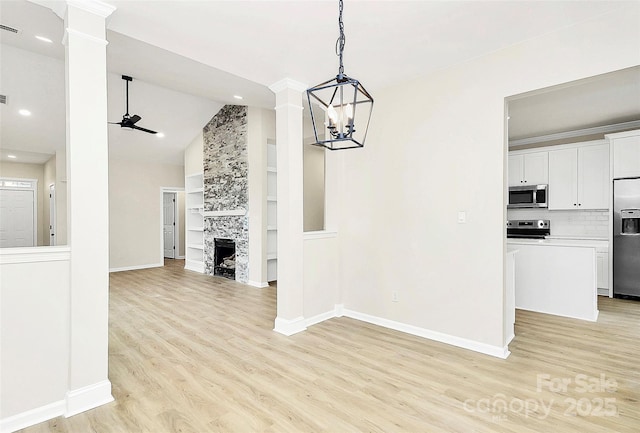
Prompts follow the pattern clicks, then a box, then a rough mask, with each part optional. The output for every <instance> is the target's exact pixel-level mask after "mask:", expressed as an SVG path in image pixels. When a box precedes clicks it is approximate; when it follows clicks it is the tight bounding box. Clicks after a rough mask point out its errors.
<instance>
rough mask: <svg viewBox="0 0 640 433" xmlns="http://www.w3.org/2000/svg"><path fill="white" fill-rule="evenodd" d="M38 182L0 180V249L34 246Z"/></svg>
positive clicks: (36, 234) (35, 241) (35, 242)
mask: <svg viewBox="0 0 640 433" xmlns="http://www.w3.org/2000/svg"><path fill="white" fill-rule="evenodd" d="M37 191H38V181H37V180H35V179H8V178H4V179H0V248H13V247H35V246H36V245H37V238H38V229H37V227H38V226H37V224H38V221H37V201H36V193H37Z"/></svg>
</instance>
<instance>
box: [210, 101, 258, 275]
mask: <svg viewBox="0 0 640 433" xmlns="http://www.w3.org/2000/svg"><path fill="white" fill-rule="evenodd" d="M203 139H204V155H203V156H204V160H203V162H204V175H203V177H204V217H205V218H204V267H205V273H206V274H208V275H218V276H224V277H227V278H235V279H236V280H237V281H240V282H247V281H248V278H249V217H248V195H249V188H248V149H247V107H245V106H240V105H225V106H224V107H223V108H222V109H221V110H220V111H219V112H218V113H217V114H216V115H215V116H214V117H213V118H212V119H211V120H210V121H209V123H208V124H207V125H206V126H205V127H204V129H203ZM216 242H217V243H216ZM225 242H226V244H225V245H226V247H228V248H231V247H230V246H229V245H230V243H233V252H232V253H230V254H228V251H227V252H225V253H224V254H227V255H226V256H225V257H220V254H216V252H218V251H219V250H220V249H222V248H225V247H224V246H222V244H224V243H225ZM224 254H222V255H224ZM231 254H235V256H234V258H235V263H234V268H233V269H230V268H229V267H225V266H224V262H225V260H224V259H225V258H226V259H227V260H228V257H230V256H231ZM228 263H230V262H228Z"/></svg>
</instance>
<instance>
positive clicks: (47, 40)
mask: <svg viewBox="0 0 640 433" xmlns="http://www.w3.org/2000/svg"><path fill="white" fill-rule="evenodd" d="M36 39H37V40H39V41H42V42H46V43H48V44H51V43H53V41H52V40H51V39H49V38H46V37H44V36H38V35H36Z"/></svg>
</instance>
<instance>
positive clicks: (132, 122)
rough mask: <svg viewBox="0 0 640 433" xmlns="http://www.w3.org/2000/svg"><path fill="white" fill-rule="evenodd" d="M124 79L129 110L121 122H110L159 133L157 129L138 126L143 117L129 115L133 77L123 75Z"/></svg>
mask: <svg viewBox="0 0 640 433" xmlns="http://www.w3.org/2000/svg"><path fill="white" fill-rule="evenodd" d="M122 79H123V80H124V81H126V82H127V84H126V85H127V111H126V112H125V113H124V115H123V116H122V120H121V121H120V122H109V123H110V124H112V125H120V127H121V128H129V129H137V130H139V131H143V132H148V133H149V134H157V132H156V131H152V130H150V129H147V128H143V127H141V126H137V125H136V123H138V122H139V121H140V119H142V117H140V116H138V115H137V114H134V115H133V116H131V115H129V81H133V78H131V77H129V76H128V75H123V76H122Z"/></svg>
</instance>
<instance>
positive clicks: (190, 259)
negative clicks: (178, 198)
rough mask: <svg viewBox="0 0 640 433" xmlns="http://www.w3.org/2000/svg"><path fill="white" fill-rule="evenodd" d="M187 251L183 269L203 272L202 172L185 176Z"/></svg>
mask: <svg viewBox="0 0 640 433" xmlns="http://www.w3.org/2000/svg"><path fill="white" fill-rule="evenodd" d="M185 187H186V188H185V190H186V206H185V212H186V215H185V217H186V219H185V221H186V229H187V239H186V246H187V253H186V257H185V265H184V267H185V269H188V270H190V271H195V272H200V273H204V177H203V174H202V173H196V174H192V175H189V176H187V177H186V178H185Z"/></svg>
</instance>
